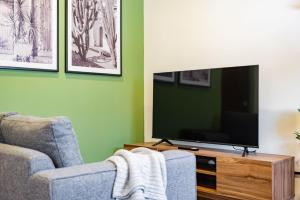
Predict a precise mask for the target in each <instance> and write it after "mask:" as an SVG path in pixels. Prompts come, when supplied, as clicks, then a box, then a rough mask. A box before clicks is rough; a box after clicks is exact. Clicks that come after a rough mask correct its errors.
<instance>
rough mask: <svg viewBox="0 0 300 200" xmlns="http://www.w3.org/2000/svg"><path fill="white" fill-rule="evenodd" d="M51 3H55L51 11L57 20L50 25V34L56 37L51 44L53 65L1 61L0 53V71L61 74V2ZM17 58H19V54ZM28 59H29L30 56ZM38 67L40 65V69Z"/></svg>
mask: <svg viewBox="0 0 300 200" xmlns="http://www.w3.org/2000/svg"><path fill="white" fill-rule="evenodd" d="M14 1H15V0H14ZM51 2H54V5H53V4H52V5H51V8H53V11H52V10H51V11H52V14H53V17H55V18H56V19H55V20H52V19H51V23H49V24H50V25H51V26H52V27H51V30H52V31H51V33H50V34H51V37H52V38H53V36H55V37H54V38H55V40H54V41H53V42H52V43H51V54H52V58H51V59H53V58H54V61H53V62H52V63H50V64H48V63H37V62H29V61H24V62H22V61H12V60H3V59H1V53H0V70H23V71H40V72H59V41H60V40H59V0H51ZM13 3H14V2H13ZM25 3H26V2H25ZM41 8H44V6H41ZM25 12H26V10H25ZM53 12H54V13H53ZM26 13H27V14H28V13H31V11H30V12H29V11H27V12H26ZM27 16H28V18H29V16H30V15H27ZM51 18H52V17H51ZM37 19H38V18H37ZM53 21H54V22H55V24H54V25H52V24H53ZM30 22H31V20H30V19H28V20H27V23H30ZM49 24H48V25H49ZM40 26H41V27H43V30H45V28H44V26H42V25H40ZM41 29H42V28H40V30H41ZM40 30H37V31H40ZM0 31H1V28H0ZM28 32H29V31H28ZM37 33H39V32H37ZM27 34H28V35H29V33H27ZM13 37H14V36H13ZM14 45H15V44H14ZM16 56H17V58H18V54H17V55H16ZM27 58H28V59H29V56H28V57H27ZM23 59H24V58H23ZM9 63H10V64H9ZM26 65H27V66H26ZM33 65H35V66H33ZM38 65H40V67H39V66H38ZM45 66H46V67H45Z"/></svg>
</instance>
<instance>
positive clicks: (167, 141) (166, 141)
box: [152, 138, 174, 147]
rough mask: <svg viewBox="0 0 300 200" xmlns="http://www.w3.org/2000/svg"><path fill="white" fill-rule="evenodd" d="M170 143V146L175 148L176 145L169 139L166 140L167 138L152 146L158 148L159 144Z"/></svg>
mask: <svg viewBox="0 0 300 200" xmlns="http://www.w3.org/2000/svg"><path fill="white" fill-rule="evenodd" d="M164 142H165V143H168V144H169V145H171V146H173V145H174V144H173V143H172V142H170V141H169V140H168V139H166V138H163V139H161V140H160V141H158V142H156V143H155V144H153V145H152V146H154V147H155V146H157V145H159V144H162V143H164Z"/></svg>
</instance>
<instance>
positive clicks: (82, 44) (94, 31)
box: [66, 0, 122, 76]
mask: <svg viewBox="0 0 300 200" xmlns="http://www.w3.org/2000/svg"><path fill="white" fill-rule="evenodd" d="M66 13H67V19H68V27H67V29H68V30H67V44H66V46H67V52H66V55H67V60H66V61H67V63H66V72H71V73H90V74H107V75H117V76H121V74H122V68H121V0H68V3H67V12H66Z"/></svg>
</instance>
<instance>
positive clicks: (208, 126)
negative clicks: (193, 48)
mask: <svg viewBox="0 0 300 200" xmlns="http://www.w3.org/2000/svg"><path fill="white" fill-rule="evenodd" d="M258 68H259V66H258V65H255V66H242V67H227V68H217V69H215V68H214V69H199V70H190V71H176V72H166V73H155V74H154V76H153V77H154V78H153V84H154V85H153V137H154V138H161V139H169V140H184V141H193V142H201V143H214V144H227V145H233V146H247V147H258V81H259V71H258Z"/></svg>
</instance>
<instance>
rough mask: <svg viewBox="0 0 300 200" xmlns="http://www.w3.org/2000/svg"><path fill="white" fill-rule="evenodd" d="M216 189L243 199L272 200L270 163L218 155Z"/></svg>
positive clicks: (221, 192)
mask: <svg viewBox="0 0 300 200" xmlns="http://www.w3.org/2000/svg"><path fill="white" fill-rule="evenodd" d="M217 166H218V168H217V191H218V193H220V194H223V195H226V196H230V197H235V198H239V199H243V200H272V163H271V162H261V161H260V162H257V161H255V160H248V159H245V158H229V157H218V159H217Z"/></svg>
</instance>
